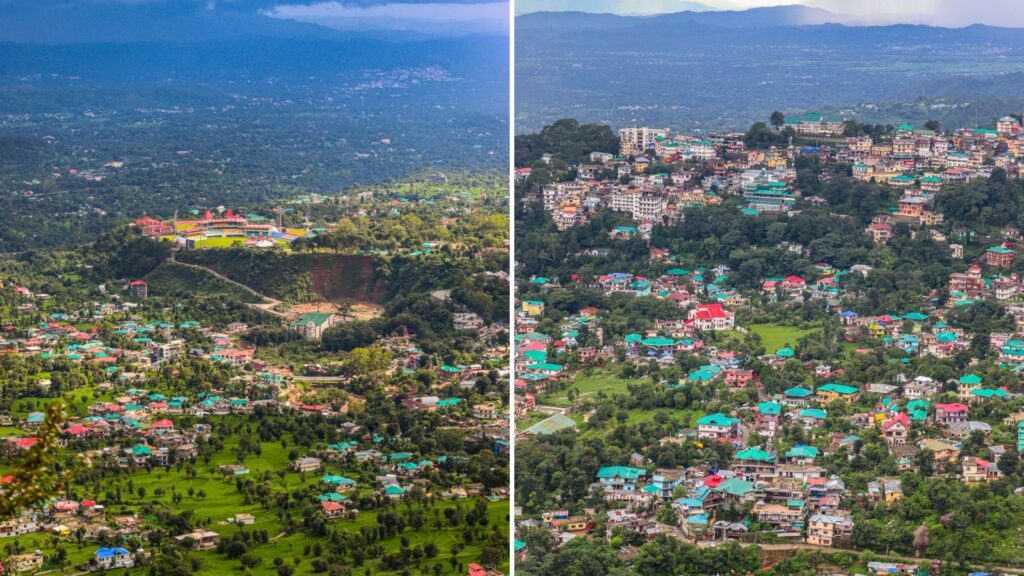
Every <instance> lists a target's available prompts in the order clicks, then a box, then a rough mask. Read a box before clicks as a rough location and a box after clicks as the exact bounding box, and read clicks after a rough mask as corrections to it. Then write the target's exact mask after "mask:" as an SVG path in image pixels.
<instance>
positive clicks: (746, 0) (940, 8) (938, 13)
mask: <svg viewBox="0 0 1024 576" xmlns="http://www.w3.org/2000/svg"><path fill="white" fill-rule="evenodd" d="M692 1H693V2H694V3H699V4H703V5H705V6H707V7H709V8H712V9H719V10H742V9H746V8H755V7H760V6H779V5H783V4H803V5H806V6H813V7H816V8H824V9H826V10H829V11H831V12H835V13H836V14H840V15H847V16H849V17H850V18H849V19H848V20H849V23H851V24H893V23H912V24H932V25H936V26H949V27H959V26H969V25H971V24H990V25H993V26H1008V27H1024V0H692ZM590 2H593V4H594V5H600V6H601V10H594V11H609V9H608V6H614V8H613V9H612V10H611V11H614V12H616V13H619V14H631V13H633V14H635V13H650V12H662V11H675V10H673V9H672V8H671V6H672V4H673V3H675V4H678V5H679V6H680V7H679V10H687V9H690V8H691V7H690V6H687V4H690V2H687V1H684V0H523V1H522V2H519V3H517V5H516V6H517V9H516V12H517V13H521V12H524V11H536V10H544V9H552V10H563V9H565V8H566V6H571V8H572V9H577V10H584V11H590V10H587V6H588V3H590ZM651 6H655V7H656V8H655V9H650V8H649V7H651Z"/></svg>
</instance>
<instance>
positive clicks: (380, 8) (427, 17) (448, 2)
mask: <svg viewBox="0 0 1024 576" xmlns="http://www.w3.org/2000/svg"><path fill="white" fill-rule="evenodd" d="M263 13H264V14H266V15H267V16H271V17H274V18H282V19H287V20H297V21H300V22H309V23H313V24H319V25H321V26H327V27H330V28H334V29H336V30H361V29H362V30H366V29H372V30H400V31H408V32H420V33H426V34H441V35H450V34H469V33H486V34H496V33H497V34H507V33H508V29H509V17H508V16H509V5H508V2H507V1H493V0H482V1H478V2H474V1H467V0H461V1H460V0H440V1H424V0H399V1H388V0H385V1H383V2H374V1H367V0H362V1H351V0H348V1H338V0H331V1H326V2H301V3H288V2H287V0H285V2H282V3H281V4H278V5H275V6H273V7H270V8H267V9H264V10H263Z"/></svg>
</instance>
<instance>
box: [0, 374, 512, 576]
mask: <svg viewBox="0 0 1024 576" xmlns="http://www.w3.org/2000/svg"><path fill="white" fill-rule="evenodd" d="M76 395H77V393H76ZM224 418H232V417H231V416H228V417H224ZM217 420H218V419H213V426H214V427H216V426H217ZM286 440H288V445H289V446H291V445H292V442H291V439H290V438H286ZM238 443H239V440H238V438H237V437H230V438H228V439H227V441H225V443H224V447H223V449H222V450H221V451H219V452H217V453H216V454H215V455H214V456H213V458H212V459H211V460H210V463H209V464H208V465H207V464H204V463H199V462H197V463H196V465H195V467H196V471H197V474H196V476H195V477H194V478H189V477H188V475H187V474H186V472H185V471H184V470H182V471H178V470H177V469H175V468H172V469H171V471H167V470H166V469H164V468H156V469H154V470H152V471H151V472H147V471H145V470H139V471H134V472H131V473H128V474H122V475H116V476H112V477H111V478H110V479H109V480H108V481H105V484H104V490H116V489H118V488H120V489H121V493H122V501H121V503H119V504H110V505H108V506H107V515H108V517H112V516H115V515H126V514H137V515H139V516H140V517H141V516H143V515H144V514H145V513H144V512H143V508H144V507H162V508H165V509H168V510H172V509H173V510H192V511H193V512H194V519H195V521H199V523H200V524H208V527H209V529H210V530H213V531H214V532H218V533H220V534H223V535H230V534H233V533H235V532H236V531H239V530H249V531H251V530H266V531H267V532H268V533H269V534H270V537H271V539H272V540H271V542H269V543H267V544H264V545H262V546H259V547H256V548H254V549H253V550H252V552H253V553H254V554H256V555H257V556H259V557H260V558H261V559H262V561H261V562H260V563H259V564H258V565H257V566H255V567H254V568H252V569H251V571H250V573H251V574H254V575H265V576H273V575H275V574H277V569H276V567H275V566H274V564H273V560H274V558H277V557H281V558H284V559H285V560H287V561H289V562H291V559H292V558H294V557H301V558H302V561H301V562H300V563H299V566H298V567H297V569H296V571H295V574H312V573H313V571H312V565H311V560H312V559H313V557H312V556H306V555H304V551H305V548H306V546H307V545H309V546H312V545H313V544H315V543H316V542H317V541H319V542H320V543H321V544H322V545H324V546H325V548H326V547H327V542H326V541H325V540H323V539H319V540H318V539H317V538H315V537H313V536H310V535H308V534H305V533H302V532H299V533H290V534H288V533H285V532H284V524H283V523H282V521H281V520H280V519H279V518H278V517H277V516H276V514H275V513H274V512H272V511H269V510H265V509H263V508H262V506H261V505H260V504H258V503H252V504H246V503H245V501H244V498H243V495H242V494H241V493H239V492H238V491H237V490H236V488H235V479H234V478H233V477H229V478H224V477H222V476H221V474H220V473H218V472H217V470H218V468H219V466H221V465H223V464H230V463H234V462H236V457H235V455H234V454H233V453H232V449H233V448H235V447H237V445H238ZM260 448H261V453H260V455H259V456H256V455H250V456H249V457H247V458H246V459H245V461H244V463H245V465H246V466H247V467H248V468H249V470H250V474H249V475H248V476H242V478H251V479H256V478H258V477H260V476H261V475H262V474H263V473H264V472H276V471H278V470H283V469H286V468H287V466H288V462H289V460H288V453H289V451H290V448H285V447H282V445H281V443H280V442H279V441H278V442H262V443H260ZM327 471H328V472H330V473H343V474H345V475H347V476H350V477H352V478H354V479H355V480H357V481H358V482H359V487H360V492H361V493H370V492H372V491H373V490H374V489H375V487H374V478H373V476H372V474H369V473H362V472H360V471H355V470H352V469H345V468H343V467H342V466H341V465H338V464H333V463H331V464H328V465H327ZM320 477H321V474H320V473H307V474H299V473H295V472H288V473H286V474H285V475H284V476H283V477H279V476H278V475H277V474H273V475H272V476H271V477H270V478H271V484H272V489H273V490H274V491H275V492H295V491H301V490H305V489H306V488H307V487H309V486H312V485H316V484H318V483H319V480H320ZM129 481H130V482H131V489H129V487H128V482H129ZM75 489H76V492H79V493H82V492H84V491H89V490H90V488H88V487H85V486H76V487H75ZM140 489H142V490H144V492H142V494H141V495H140V493H139V490H140ZM174 491H176V492H177V493H178V494H180V495H181V497H182V499H181V501H180V502H178V503H177V504H175V503H174V502H173V500H172V494H173V492H174ZM190 491H191V495H190V494H189V492H190ZM158 492H160V493H161V494H160V495H159V496H158V495H157V493H158ZM201 495H202V496H201ZM82 496H83V497H95V498H97V499H99V500H100V501H103V500H105V498H104V496H105V494H102V493H101V494H82ZM459 504H460V505H461V506H462V507H463V508H467V507H472V506H473V505H474V503H473V501H472V500H468V501H461V502H459ZM411 505H412V506H419V505H415V504H408V503H405V502H401V503H399V504H398V510H399V511H404V510H405V509H406V508H407V507H408V506H411ZM455 505H456V502H455V501H445V500H436V501H435V502H434V507H436V508H437V509H438V510H439V511H443V510H444V509H445V508H451V507H454V506H455ZM487 509H488V519H489V525H488V530H491V529H493V527H494V526H497V527H499V529H500V530H501V532H502V534H503V535H505V536H506V537H507V533H508V531H507V526H508V515H509V502H508V501H507V500H502V501H497V502H488V503H487ZM238 513H249V514H252V515H253V516H254V517H255V518H256V522H255V524H253V525H250V526H245V527H240V526H236V525H234V524H230V523H227V522H226V520H227V519H228V518H230V517H232V516H234V515H235V514H238ZM376 518H377V514H376V512H375V511H373V510H368V511H363V512H361V513H360V514H359V515H358V516H357V517H356V518H355V519H351V520H350V519H347V518H346V519H338V520H334V521H332V522H331V525H332V526H334V527H336V528H340V529H341V530H343V531H345V532H359V530H360V529H361V528H367V527H374V526H376V525H377V519H376ZM462 532H463V527H462V526H459V527H455V528H448V527H445V528H441V529H436V528H434V527H433V526H432V525H430V524H428V525H427V526H425V527H424V528H422V529H420V530H418V531H414V530H412V529H411V528H408V529H406V530H405V531H403V532H402V533H401V534H399V535H398V536H394V537H391V538H388V539H385V540H382V541H381V542H380V543H381V545H382V546H383V547H384V549H385V550H386V551H387V552H388V553H391V552H395V551H398V550H399V549H400V548H401V541H402V539H403V538H404V539H406V540H407V541H408V542H409V544H410V546H415V545H417V544H422V543H426V542H433V543H434V544H436V545H437V546H438V549H439V553H438V555H437V556H436V557H435V558H433V559H431V560H425V561H423V562H422V563H421V564H420V565H419V567H417V568H414V570H417V571H418V570H419V569H420V568H426V569H430V568H432V567H433V565H434V564H438V565H440V566H441V568H442V574H461V573H462V572H461V571H456V570H453V569H452V566H451V564H450V563H449V559H450V558H451V552H450V550H451V548H452V545H454V544H457V543H459V544H461V543H462V542H463V540H462ZM15 541H18V542H19V543H20V544H21V546H22V547H23V549H25V550H29V551H31V550H35V549H39V550H42V551H43V552H44V553H45V554H49V553H51V552H52V551H53V549H54V544H53V542H52V537H51V536H50V535H43V534H30V535H26V536H21V537H18V538H5V539H0V547H2V546H6V545H8V544H12V543H13V542H15ZM62 545H63V547H64V548H65V550H66V551H67V553H68V557H69V558H70V560H71V563H72V564H71V567H69V568H68V569H66V571H64V572H61V571H60V569H59V568H58V567H56V566H47V567H46V568H45V569H44V570H52V572H50V573H52V574H62V573H67V574H73V573H76V572H78V570H76V569H74V566H75V565H77V564H80V563H82V562H85V561H87V560H88V559H89V558H91V556H92V554H93V553H94V551H95V550H96V548H98V544H96V543H94V542H88V541H86V542H84V543H83V546H78V545H77V543H76V542H75V540H74V539H73V538H64V539H62ZM482 546H483V545H482V544H481V543H479V542H477V543H474V544H471V545H466V546H465V548H464V549H463V550H461V551H460V552H459V553H458V555H457V556H456V558H457V560H458V564H461V565H465V564H468V563H470V562H478V561H479V560H480V554H481V551H482ZM190 554H191V555H193V556H195V557H197V558H200V559H202V568H201V571H200V574H204V575H206V574H209V575H217V574H243V573H244V571H243V569H242V567H241V563H240V562H239V561H238V560H235V559H231V558H228V557H227V556H223V555H220V554H217V553H216V551H212V550H211V551H203V552H198V551H194V552H191V553H190ZM366 569H369V570H370V572H369V573H372V574H398V573H400V571H399V572H389V571H385V570H381V569H379V568H378V566H377V561H376V560H367V562H366V564H365V565H364V568H361V569H359V570H358V571H357V572H355V573H357V574H362V573H363V570H366ZM501 569H502V570H507V569H508V564H507V562H506V563H505V565H503V566H502V567H501ZM108 573H109V574H123V573H124V572H123V571H111V572H108Z"/></svg>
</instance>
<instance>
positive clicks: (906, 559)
mask: <svg viewBox="0 0 1024 576" xmlns="http://www.w3.org/2000/svg"><path fill="white" fill-rule="evenodd" d="M737 543H738V544H739V545H740V546H744V547H745V546H758V547H760V548H761V549H762V550H769V551H796V550H815V551H818V552H853V553H857V552H861V550H846V549H843V548H831V547H828V546H818V545H816V544H807V543H806V542H793V543H788V544H758V543H753V542H737ZM696 544H697V546H699V547H701V548H711V547H713V546H716V545H719V544H721V542H708V541H700V542H697V543H696ZM875 555H876V556H878V560H879V561H884V562H902V563H905V564H917V563H919V562H922V561H924V562H932V561H936V560H935V559H932V558H914V557H912V556H900V555H898V554H883V553H881V552H876V553H875ZM968 566H970V567H971V568H972V569H974V570H986V571H991V570H995V571H997V572H1005V573H1007V574H1022V575H1024V568H1011V567H1009V566H986V565H984V564H968Z"/></svg>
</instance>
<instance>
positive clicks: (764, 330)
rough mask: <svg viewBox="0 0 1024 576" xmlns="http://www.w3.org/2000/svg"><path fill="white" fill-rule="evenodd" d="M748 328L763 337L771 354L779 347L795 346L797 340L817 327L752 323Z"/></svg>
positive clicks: (765, 345)
mask: <svg viewBox="0 0 1024 576" xmlns="http://www.w3.org/2000/svg"><path fill="white" fill-rule="evenodd" d="M747 328H748V329H749V330H750V331H751V332H753V333H755V334H757V335H758V336H760V337H761V342H762V343H763V344H764V349H765V350H766V351H767V352H768V353H769V354H770V353H773V352H775V351H776V350H778V349H779V348H783V347H785V346H786V345H787V344H788V345H789V346H795V345H796V342H797V340H799V339H800V338H803V337H804V336H806V335H808V334H810V333H811V332H814V331H815V330H816V328H809V329H806V328H798V327H796V326H782V325H780V324H751V325H750V326H747Z"/></svg>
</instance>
